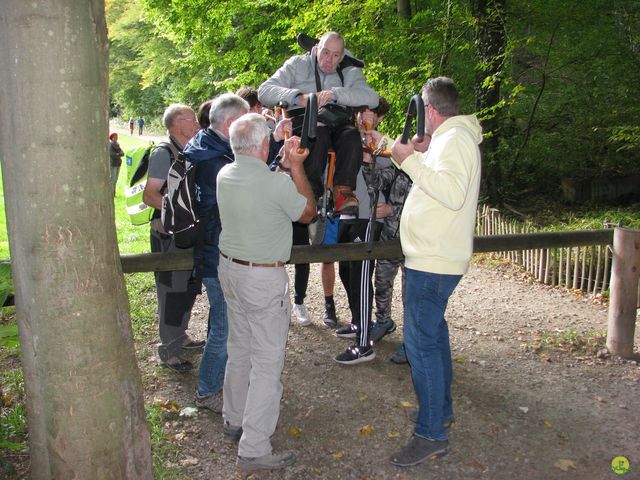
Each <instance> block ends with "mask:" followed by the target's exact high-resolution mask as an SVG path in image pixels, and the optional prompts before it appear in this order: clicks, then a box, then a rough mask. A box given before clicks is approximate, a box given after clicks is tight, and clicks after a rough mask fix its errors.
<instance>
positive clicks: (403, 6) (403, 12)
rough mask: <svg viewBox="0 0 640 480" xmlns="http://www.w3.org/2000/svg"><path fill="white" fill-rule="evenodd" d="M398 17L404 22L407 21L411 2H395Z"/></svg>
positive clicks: (406, 0) (405, 0)
mask: <svg viewBox="0 0 640 480" xmlns="http://www.w3.org/2000/svg"><path fill="white" fill-rule="evenodd" d="M396 2H397V5H398V6H397V9H398V16H399V17H400V18H403V19H405V20H409V19H410V18H411V2H410V1H409V0H396Z"/></svg>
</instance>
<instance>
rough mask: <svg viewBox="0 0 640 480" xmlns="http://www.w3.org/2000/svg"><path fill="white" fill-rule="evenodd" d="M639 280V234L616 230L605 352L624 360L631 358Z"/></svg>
mask: <svg viewBox="0 0 640 480" xmlns="http://www.w3.org/2000/svg"><path fill="white" fill-rule="evenodd" d="M639 278H640V230H632V229H630V228H622V227H616V229H615V231H614V234H613V262H612V266H611V287H610V289H611V300H610V302H609V329H608V333H607V348H608V349H609V351H610V352H611V353H613V354H616V355H620V356H621V357H623V358H632V357H633V336H634V333H635V328H636V309H637V305H638V279H639Z"/></svg>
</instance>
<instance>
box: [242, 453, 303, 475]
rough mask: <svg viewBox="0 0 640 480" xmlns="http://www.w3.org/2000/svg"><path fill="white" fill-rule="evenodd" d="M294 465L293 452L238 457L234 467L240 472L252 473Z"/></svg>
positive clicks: (294, 457) (294, 455)
mask: <svg viewBox="0 0 640 480" xmlns="http://www.w3.org/2000/svg"><path fill="white" fill-rule="evenodd" d="M294 463H296V454H295V453H293V452H284V453H279V454H274V453H270V454H269V455H263V456H262V457H241V456H240V455H238V458H237V460H236V465H237V466H238V468H239V469H240V470H243V471H245V472H254V471H256V470H279V469H281V468H286V467H289V466H291V465H293V464H294Z"/></svg>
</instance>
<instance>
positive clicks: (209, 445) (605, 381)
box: [140, 265, 640, 480]
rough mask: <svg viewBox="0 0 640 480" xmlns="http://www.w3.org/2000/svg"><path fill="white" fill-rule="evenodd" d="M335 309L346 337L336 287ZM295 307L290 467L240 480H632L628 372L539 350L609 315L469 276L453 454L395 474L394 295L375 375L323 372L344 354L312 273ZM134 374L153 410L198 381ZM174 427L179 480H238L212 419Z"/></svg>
mask: <svg viewBox="0 0 640 480" xmlns="http://www.w3.org/2000/svg"><path fill="white" fill-rule="evenodd" d="M292 271H293V269H291V272H290V274H292ZM398 286H399V284H398V282H396V287H398ZM396 292H399V289H398V288H396ZM336 295H337V308H338V314H339V316H340V317H341V322H343V323H344V322H346V321H348V320H349V318H348V315H347V306H346V299H345V297H344V294H343V289H342V286H340V285H336ZM203 301H204V302H206V300H203V299H200V300H199V303H198V305H197V307H196V311H195V314H194V321H193V326H192V330H196V332H197V331H199V332H200V335H204V333H203V331H204V330H205V329H206V316H205V313H206V304H205V303H203ZM305 303H306V304H307V307H308V309H309V311H310V313H311V314H312V316H313V317H314V322H313V325H311V326H309V327H300V326H298V325H296V324H295V319H292V325H291V329H290V333H289V344H288V351H287V360H286V365H285V370H284V374H283V384H284V398H283V401H282V408H281V416H280V420H279V426H278V430H277V431H276V433H275V435H274V439H273V444H274V448H275V449H276V450H279V451H281V450H288V449H292V450H294V451H296V452H297V454H298V461H297V463H296V464H295V465H294V466H293V467H291V468H290V469H288V470H286V471H284V472H267V473H261V474H255V475H253V476H251V477H250V478H252V479H271V478H274V479H275V478H284V479H296V480H297V479H313V478H318V479H336V480H341V479H353V480H356V479H407V480H408V479H426V478H437V479H452V480H457V479H492V480H494V479H495V480H499V479H505V480H512V479H513V478H514V477H517V478H521V479H545V480H546V479H611V478H624V479H625V480H626V479H631V478H634V479H638V478H640V474H639V473H638V472H640V453H639V450H638V446H639V445H640V432H639V429H638V426H639V422H638V413H637V408H638V398H640V368H639V367H638V364H637V363H636V362H626V361H622V360H620V359H611V358H602V359H600V358H597V357H596V356H595V355H594V353H593V352H587V351H586V350H584V349H579V350H578V351H577V352H573V353H571V352H563V351H562V350H560V349H559V348H558V347H556V348H553V349H547V348H538V346H539V345H540V346H543V345H544V340H545V339H549V341H550V342H551V340H554V339H556V340H554V341H555V342H560V340H567V339H572V338H573V339H574V340H580V339H584V338H587V337H586V336H585V335H579V334H581V333H584V332H594V331H598V330H603V329H605V328H606V323H607V311H606V307H603V306H602V305H599V304H597V303H593V302H592V301H591V300H589V299H585V298H582V297H579V296H575V295H573V294H571V293H568V292H566V291H560V290H557V289H551V288H547V287H543V286H540V285H538V284H535V283H532V282H529V281H527V280H526V279H525V278H523V276H522V275H521V274H520V273H518V272H517V271H515V270H513V269H511V268H507V267H498V268H496V267H492V268H485V267H478V266H475V267H473V268H472V269H471V271H470V272H469V274H468V275H467V276H465V277H464V279H463V281H462V282H461V284H460V286H459V287H458V289H457V290H456V292H455V294H454V296H453V297H452V299H451V302H450V306H449V312H448V320H449V324H450V332H451V339H452V348H453V357H454V360H455V362H454V382H453V396H454V409H455V416H456V423H455V424H454V426H453V427H452V430H451V433H450V443H451V452H450V453H449V455H447V456H446V457H444V458H443V459H441V460H437V461H434V462H427V463H425V464H423V465H421V466H418V467H414V468H412V469H399V468H397V467H394V466H392V465H391V464H389V463H388V461H387V458H388V456H389V454H391V453H392V452H393V451H395V450H396V449H397V448H399V447H400V446H401V445H403V444H404V442H405V441H406V439H407V437H408V436H409V435H410V433H411V431H412V430H411V429H412V424H411V422H410V420H409V419H408V416H407V415H408V411H409V409H410V408H412V407H413V406H414V405H415V396H414V393H413V387H412V384H411V379H410V373H409V368H408V367H406V366H396V365H393V364H391V363H389V362H388V361H387V359H388V358H389V356H390V355H391V354H392V353H393V352H394V351H395V349H396V348H397V346H398V345H399V344H400V342H401V335H402V332H401V330H402V328H401V324H402V322H401V318H402V311H401V304H400V298H399V293H396V298H395V304H394V306H395V310H394V319H396V321H397V322H398V323H399V327H400V328H398V330H397V332H396V333H394V334H392V335H389V336H387V337H386V338H385V339H383V341H382V342H381V343H380V345H379V346H378V347H377V349H376V351H377V358H376V360H375V361H373V362H371V363H368V364H364V365H359V366H351V367H345V366H341V365H338V364H337V363H335V362H334V361H333V357H334V356H335V355H336V354H338V353H340V352H341V351H342V350H343V349H344V348H346V346H347V345H348V342H347V341H345V340H343V339H340V338H337V337H335V336H334V335H333V334H332V332H331V331H330V330H328V329H326V327H324V325H323V324H322V322H321V313H322V312H321V306H322V293H321V287H320V281H319V272H318V268H317V265H315V266H313V267H312V275H311V281H310V286H309V294H308V298H307V301H306V302H305ZM558 330H565V331H566V330H574V331H576V332H578V335H574V334H569V333H566V332H565V333H561V332H559V331H558ZM196 335H197V333H196ZM639 337H640V335H638V334H637V335H636V339H635V342H636V345H638V344H639V341H640V338H639ZM589 338H590V337H589ZM140 347H142V348H141V350H145V347H147V346H144V345H141V346H140ZM146 350H147V351H149V350H152V351H155V349H153V348H149V349H146ZM536 350H537V352H536ZM141 362H142V363H141V366H142V369H143V376H144V378H145V383H146V391H147V395H148V397H149V399H153V398H155V399H157V400H158V401H163V400H171V401H175V402H177V404H178V405H179V407H180V408H183V407H186V406H192V405H193V391H194V388H195V383H196V379H197V373H196V372H197V370H196V371H194V373H192V374H188V375H186V376H179V375H175V374H173V373H171V372H168V371H166V370H164V369H161V368H160V367H159V366H158V360H157V358H156V357H155V356H154V355H151V356H149V357H148V358H147V359H143V360H142V361H141ZM173 417H174V418H171V419H170V420H169V421H168V422H167V424H166V426H167V428H168V429H169V430H170V431H171V434H172V435H173V436H174V438H176V439H177V441H178V443H179V444H180V445H181V453H180V455H179V459H178V460H176V461H175V463H177V464H181V465H183V466H184V467H185V478H189V479H229V478H239V477H238V474H237V473H235V466H234V461H235V455H236V448H235V446H233V447H230V446H227V445H225V444H224V443H223V442H222V421H221V418H220V417H219V416H216V415H214V414H211V413H209V412H205V411H200V412H199V413H198V414H197V416H195V417H193V418H188V417H179V416H178V415H177V414H175V415H174V416H173ZM618 455H624V456H626V457H627V458H628V459H629V460H630V462H631V466H632V468H634V467H635V470H632V471H631V472H630V473H627V474H626V475H624V476H621V477H616V475H614V474H613V472H612V471H611V470H610V462H611V459H612V458H613V457H615V456H618Z"/></svg>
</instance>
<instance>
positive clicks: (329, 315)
mask: <svg viewBox="0 0 640 480" xmlns="http://www.w3.org/2000/svg"><path fill="white" fill-rule="evenodd" d="M322 321H323V323H324V324H325V325H326V326H327V327H329V328H336V327H337V326H338V317H337V316H336V306H335V304H333V303H325V304H324V318H323V320H322Z"/></svg>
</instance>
